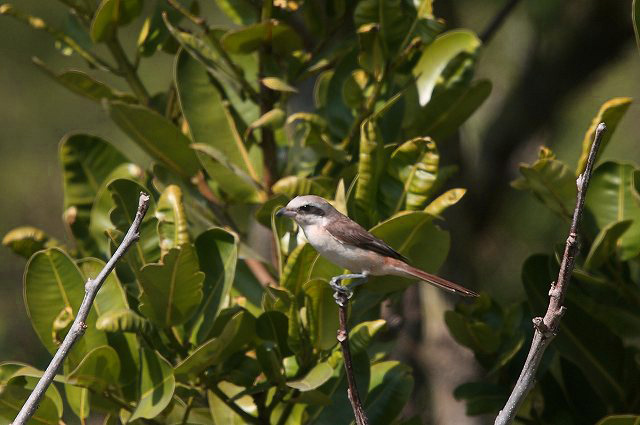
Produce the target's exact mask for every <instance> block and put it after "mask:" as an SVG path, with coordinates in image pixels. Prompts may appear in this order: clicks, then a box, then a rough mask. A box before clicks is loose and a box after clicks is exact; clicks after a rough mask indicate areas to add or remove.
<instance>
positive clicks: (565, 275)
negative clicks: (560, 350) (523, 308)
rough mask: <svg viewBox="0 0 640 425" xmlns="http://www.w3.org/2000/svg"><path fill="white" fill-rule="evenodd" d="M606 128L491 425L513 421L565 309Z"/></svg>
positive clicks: (598, 133)
mask: <svg viewBox="0 0 640 425" xmlns="http://www.w3.org/2000/svg"><path fill="white" fill-rule="evenodd" d="M606 129H607V127H606V125H605V124H604V123H603V122H601V123H600V124H599V125H598V127H597V128H596V134H595V137H594V140H593V144H592V145H591V150H590V152H589V158H588V160H587V167H586V168H585V170H584V172H583V173H582V174H580V175H579V176H578V179H577V180H576V185H577V187H578V195H577V199H576V208H575V210H574V212H573V220H572V221H571V228H570V229H569V237H568V238H567V243H566V245H565V248H564V255H563V256H562V263H561V264H560V271H559V273H558V280H557V282H552V283H551V289H550V290H549V306H548V307H547V312H546V313H545V315H544V318H542V317H536V318H534V319H533V324H534V328H535V334H534V336H533V341H532V342H531V348H530V349H529V354H528V355H527V360H526V361H525V363H524V366H523V367H522V372H520V376H519V377H518V381H517V382H516V385H515V387H514V388H513V391H512V392H511V395H510V396H509V399H508V400H507V403H506V404H505V406H504V408H503V409H502V410H501V411H500V413H499V414H498V417H497V418H496V421H495V425H507V424H510V423H511V422H513V420H514V419H515V417H516V414H517V413H518V408H519V407H520V405H521V404H522V402H523V401H524V399H525V397H526V396H527V394H528V393H529V391H530V390H531V389H532V388H533V385H534V384H535V375H536V371H537V370H538V366H539V365H540V361H541V360H542V355H543V354H544V351H545V349H546V348H547V346H548V345H549V344H550V343H551V341H552V340H553V338H554V337H555V336H556V334H557V332H558V327H559V326H560V319H561V318H562V315H563V314H564V312H565V310H566V308H565V307H564V306H563V305H562V302H563V301H564V297H565V294H566V292H567V288H568V286H569V281H570V279H571V273H572V271H573V266H574V263H575V258H576V255H577V253H578V225H579V224H580V219H581V217H582V211H583V210H584V201H585V198H586V196H587V188H588V186H589V180H590V179H591V173H592V172H593V165H594V163H595V161H596V155H597V153H598V148H599V147H600V142H601V140H602V136H603V135H604V132H605V131H606Z"/></svg>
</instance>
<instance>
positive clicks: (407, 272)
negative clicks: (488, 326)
mask: <svg viewBox="0 0 640 425" xmlns="http://www.w3.org/2000/svg"><path fill="white" fill-rule="evenodd" d="M276 216H285V217H289V218H292V219H293V220H294V221H295V222H296V223H298V225H299V226H300V227H301V228H302V230H303V231H304V234H305V236H306V237H307V240H308V241H309V243H310V244H311V246H313V247H314V248H315V249H316V251H318V253H319V254H320V255H322V256H324V257H326V258H327V259H328V260H329V261H331V262H332V263H334V264H336V265H338V266H340V267H343V268H345V269H348V270H350V271H351V272H354V273H353V274H345V275H340V276H336V277H334V278H333V279H331V282H330V285H331V287H332V288H333V289H334V290H335V291H336V292H341V293H343V294H346V295H347V296H348V297H351V295H352V293H353V292H352V289H353V287H354V286H357V285H360V284H362V283H364V282H366V281H367V278H368V277H369V276H370V275H371V276H381V275H393V276H401V277H407V278H417V279H420V280H423V281H425V282H427V283H430V284H432V285H435V286H437V287H439V288H442V289H446V290H447V291H450V292H454V293H456V294H460V295H465V296H474V297H475V296H478V294H476V293H475V292H473V291H471V290H469V289H466V288H464V287H462V286H460V285H457V284H455V283H453V282H449V281H448V280H445V279H443V278H441V277H438V276H435V275H432V274H430V273H427V272H425V271H422V270H420V269H417V268H415V267H413V266H411V265H410V264H409V261H408V260H407V259H406V258H405V257H403V256H402V254H400V253H399V252H398V251H396V250H394V249H393V248H391V247H390V246H389V245H387V244H386V243H385V242H384V241H382V240H380V239H378V238H376V237H375V236H373V235H372V234H371V233H369V232H368V231H366V230H365V229H364V228H363V227H362V226H360V225H359V224H358V223H356V222H355V221H353V220H351V219H350V218H349V217H347V216H345V215H344V214H342V213H340V212H339V211H338V210H336V209H335V208H334V207H333V206H332V205H331V204H330V203H329V202H327V201H326V200H325V199H323V198H321V197H319V196H314V195H306V196H298V197H296V198H294V199H292V200H291V201H290V202H289V203H288V204H287V206H286V207H284V208H281V209H279V210H278V211H277V212H276ZM344 279H358V281H357V282H354V283H352V284H351V285H348V286H342V285H340V284H339V282H340V281H342V280H344ZM336 295H337V294H336Z"/></svg>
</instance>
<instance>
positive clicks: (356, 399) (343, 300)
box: [335, 292, 369, 425]
mask: <svg viewBox="0 0 640 425" xmlns="http://www.w3.org/2000/svg"><path fill="white" fill-rule="evenodd" d="M335 297H336V304H338V317H339V319H340V329H338V342H339V343H340V346H341V347H342V357H343V359H344V370H345V372H346V374H347V382H348V384H349V388H348V389H347V396H348V397H349V401H350V402H351V408H352V409H353V414H354V415H355V418H356V425H368V424H369V421H368V420H367V415H365V413H364V408H363V407H362V402H361V401H360V393H358V386H357V384H356V378H355V375H354V374H353V361H352V360H351V349H350V348H349V332H348V331H347V308H348V306H349V297H348V296H347V295H346V294H345V293H342V292H336V295H335Z"/></svg>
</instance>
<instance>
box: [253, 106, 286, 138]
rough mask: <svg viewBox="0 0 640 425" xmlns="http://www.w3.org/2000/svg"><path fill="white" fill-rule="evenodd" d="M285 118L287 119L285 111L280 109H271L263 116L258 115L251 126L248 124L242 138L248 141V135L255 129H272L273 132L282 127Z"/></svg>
mask: <svg viewBox="0 0 640 425" xmlns="http://www.w3.org/2000/svg"><path fill="white" fill-rule="evenodd" d="M286 118H287V114H286V112H285V111H283V110H282V109H281V108H273V109H271V110H270V111H267V112H265V113H264V114H262V115H260V117H258V119H256V120H255V121H253V122H252V123H251V124H249V127H248V128H247V131H246V132H245V135H244V138H245V139H248V138H249V135H250V134H251V133H252V132H253V130H255V129H256V128H264V127H266V128H272V129H274V130H276V129H278V128H281V127H282V126H283V125H284V123H285V120H286Z"/></svg>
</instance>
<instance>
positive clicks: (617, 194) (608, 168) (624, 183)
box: [586, 162, 640, 261]
mask: <svg viewBox="0 0 640 425" xmlns="http://www.w3.org/2000/svg"><path fill="white" fill-rule="evenodd" d="M633 174H634V167H633V166H632V165H630V164H621V163H616V162H605V163H603V164H602V165H600V166H599V167H598V168H596V169H595V171H594V172H593V176H592V178H591V182H590V183H589V195H588V196H587V200H586V205H587V208H589V210H590V211H591V212H592V213H593V215H594V217H595V220H596V224H597V225H598V227H599V228H600V229H604V228H605V227H606V226H608V225H610V224H611V223H615V222H619V221H623V220H633V222H632V224H631V225H630V226H629V228H628V229H627V231H626V232H624V234H623V235H622V237H621V238H620V239H619V240H618V243H617V249H618V250H619V252H620V258H621V259H622V260H623V261H626V260H629V259H631V258H633V257H635V256H637V255H638V254H639V253H640V220H638V217H640V202H638V200H637V199H635V197H634V195H633V191H632V185H633Z"/></svg>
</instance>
